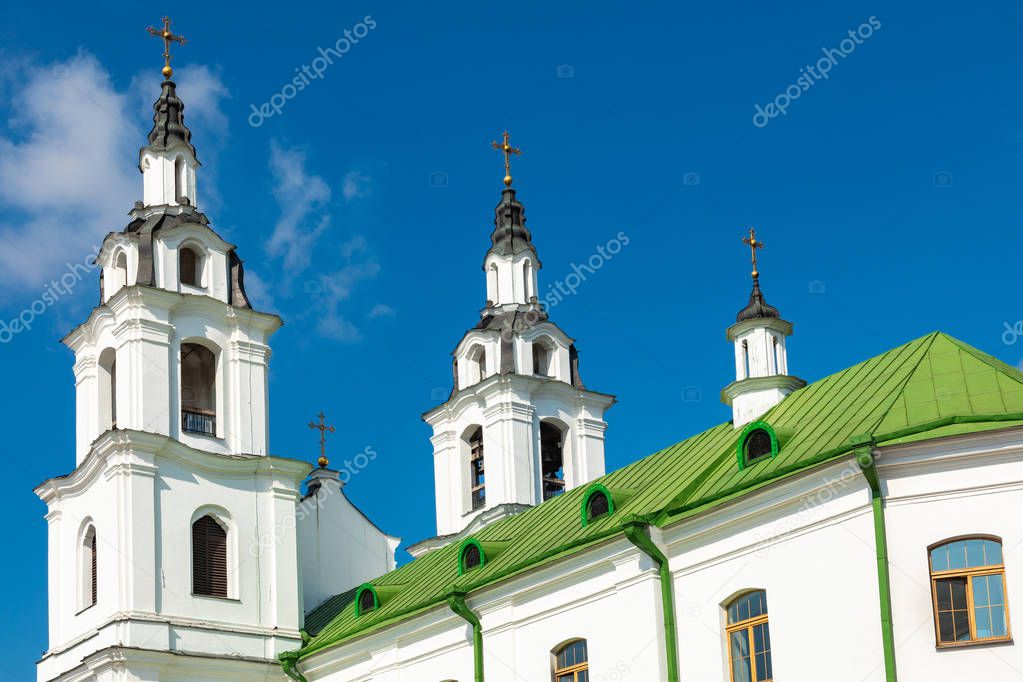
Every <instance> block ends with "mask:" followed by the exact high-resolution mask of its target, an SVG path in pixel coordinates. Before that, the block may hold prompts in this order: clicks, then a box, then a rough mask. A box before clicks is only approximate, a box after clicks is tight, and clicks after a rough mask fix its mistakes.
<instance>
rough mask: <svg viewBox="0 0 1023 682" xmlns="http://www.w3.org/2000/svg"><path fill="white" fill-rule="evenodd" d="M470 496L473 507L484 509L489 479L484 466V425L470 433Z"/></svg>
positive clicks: (474, 508)
mask: <svg viewBox="0 0 1023 682" xmlns="http://www.w3.org/2000/svg"><path fill="white" fill-rule="evenodd" d="M469 496H470V498H471V500H472V509H473V510H474V511H475V510H476V509H482V508H483V507H484V506H485V505H486V504H487V480H486V474H485V471H484V468H483V427H482V426H477V427H476V429H475V430H474V431H473V432H472V433H470V434H469Z"/></svg>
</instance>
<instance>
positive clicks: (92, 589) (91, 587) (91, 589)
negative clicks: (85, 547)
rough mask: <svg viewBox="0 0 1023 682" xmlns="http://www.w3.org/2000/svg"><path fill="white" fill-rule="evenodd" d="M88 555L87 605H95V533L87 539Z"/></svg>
mask: <svg viewBox="0 0 1023 682" xmlns="http://www.w3.org/2000/svg"><path fill="white" fill-rule="evenodd" d="M89 554H90V558H91V562H90V563H91V566H90V567H89V574H90V577H91V578H90V584H89V605H90V606H91V605H92V604H95V603H96V531H95V530H94V531H92V533H91V534H90V537H89Z"/></svg>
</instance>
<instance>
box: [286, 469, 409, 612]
mask: <svg viewBox="0 0 1023 682" xmlns="http://www.w3.org/2000/svg"><path fill="white" fill-rule="evenodd" d="M367 456H368V455H367ZM319 480H321V481H322V485H321V487H320V488H319V490H317V491H316V492H315V493H314V494H312V495H309V496H307V497H305V498H304V499H303V500H302V501H301V502H300V503H299V505H298V510H297V521H298V549H299V565H300V566H301V571H302V599H303V610H304V612H306V613H308V612H309V611H310V610H312V609H313V608H314V607H316V606H318V605H319V604H321V603H322V602H323V601H325V600H326V599H328V598H330V597H332V596H334V595H335V594H340V593H342V592H345V591H346V590H349V589H351V588H353V587H356V586H358V585H361V584H362V583H364V582H367V581H369V580H370V579H372V578H376V577H378V576H381V575H383V574H384V573H387V572H389V571H392V570H394V568H395V559H394V552H395V550H396V549H397V548H398V544H399V543H400V539H399V538H396V537H393V536H390V535H387V534H386V533H384V532H382V531H381V530H380V529H379V528H377V527H376V526H375V525H373V523H372V522H370V520H369V519H368V518H366V516H365V515H364V514H363V513H362V512H361V511H359V510H358V509H357V508H356V507H355V505H353V504H352V503H351V502H350V501H349V500H348V498H347V497H346V496H345V494H344V491H343V490H342V486H341V484H340V481H339V480H338V479H337V478H336V476H335V477H334V478H332V479H331V478H321V479H319Z"/></svg>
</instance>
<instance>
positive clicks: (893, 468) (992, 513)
mask: <svg viewBox="0 0 1023 682" xmlns="http://www.w3.org/2000/svg"><path fill="white" fill-rule="evenodd" d="M880 461H881V467H880V470H881V474H882V476H883V478H884V482H885V487H886V491H887V492H886V494H887V496H888V504H887V511H886V521H887V530H888V554H889V561H890V562H891V576H892V578H891V581H892V604H893V620H894V629H895V641H896V644H897V648H896V661H897V663H898V667H899V670H900V675H901V673H902V672H903V671H905V672H906V673H907V674H908V675H910V676H911V677H909V678H908V679H921V680H926V679H932V680H937V679H948V680H954V679H970V680H981V679H991V680H995V679H997V680H1010V679H1016V678H1017V677H1018V676H1019V671H1020V670H1023V651H1021V650H1020V648H1019V646H1018V645H1005V644H986V645H985V644H981V645H977V646H971V647H964V648H956V649H944V650H938V649H937V647H936V638H935V630H934V618H933V615H932V606H931V604H932V602H931V588H930V572H929V567H928V557H927V547H929V546H930V545H933V544H935V543H937V542H940V541H942V540H946V539H949V538H953V537H956V536H961V535H974V534H986V535H995V536H998V537H1000V538H1002V551H1003V554H1004V561H1005V572H1006V586H1007V588H1008V593H1007V595H1008V604H1009V618H1010V628H1011V630H1010V631H1011V632H1012V633H1013V634H1014V635H1015V636H1016V637H1018V636H1019V635H1020V633H1023V617H1021V613H1023V549H1021V547H1023V519H1021V517H1020V514H1019V510H1020V509H1023V447H1021V444H1020V435H1019V434H1018V433H1007V434H1000V435H995V434H991V435H988V436H980V437H972V438H967V439H956V440H955V441H950V442H949V443H948V444H947V445H946V446H945V447H942V448H939V449H938V450H937V451H935V449H934V448H933V447H932V448H927V447H922V446H910V447H901V448H893V449H891V450H890V451H886V452H885V453H883V454H882V457H881V460H880Z"/></svg>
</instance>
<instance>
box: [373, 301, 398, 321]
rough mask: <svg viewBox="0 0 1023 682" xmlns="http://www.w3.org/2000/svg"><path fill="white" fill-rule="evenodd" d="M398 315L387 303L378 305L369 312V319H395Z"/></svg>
mask: <svg viewBox="0 0 1023 682" xmlns="http://www.w3.org/2000/svg"><path fill="white" fill-rule="evenodd" d="M397 314H398V313H397V312H396V311H395V310H394V308H392V307H391V306H389V305H387V304H386V303H377V304H376V305H375V306H373V308H372V309H371V310H370V311H369V317H370V319H371V320H375V319H377V318H380V317H394V316H395V315H397Z"/></svg>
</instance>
